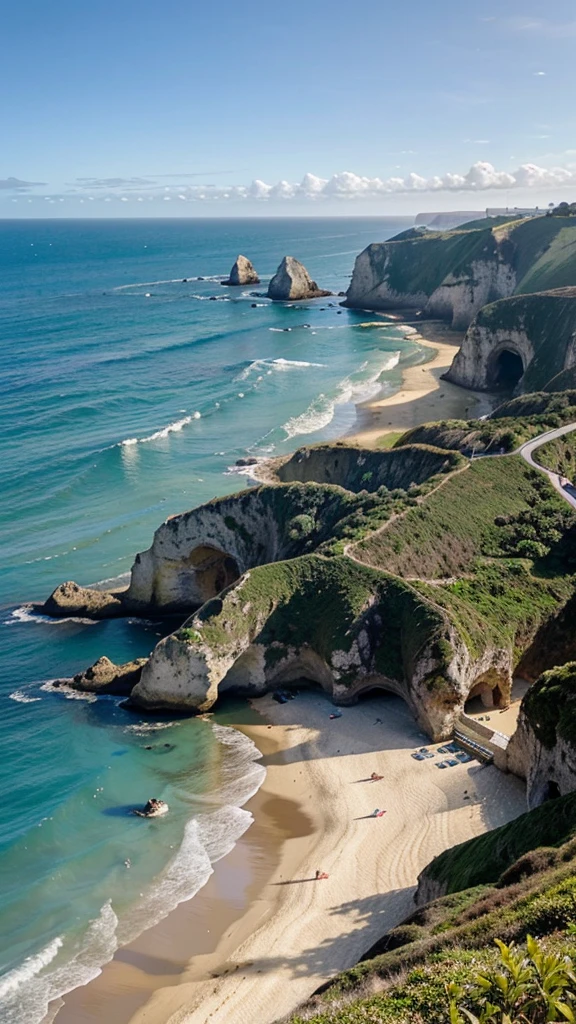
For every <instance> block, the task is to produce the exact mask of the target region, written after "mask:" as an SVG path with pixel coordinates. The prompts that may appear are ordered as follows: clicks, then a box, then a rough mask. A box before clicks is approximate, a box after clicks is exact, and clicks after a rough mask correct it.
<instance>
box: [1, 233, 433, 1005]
mask: <svg viewBox="0 0 576 1024" xmlns="http://www.w3.org/2000/svg"><path fill="white" fill-rule="evenodd" d="M408 224H409V221H408V220H404V221H402V220H400V219H396V220H395V221H386V220H382V219H377V218H374V219H366V218H362V219H358V220H356V219H334V220H331V219H318V220H311V219H306V220H304V219H303V220H288V219H282V220H229V221H226V220H214V221H207V220H197V221H194V220H182V221H174V220H171V221H159V220H149V221H144V220H143V221H128V220H126V221H46V220H44V221H37V222H34V221H21V222H17V221H4V222H0V340H1V343H2V345H1V352H2V362H1V365H0V493H1V495H2V500H1V502H0V550H1V551H2V558H1V564H0V749H1V751H2V778H1V782H0V786H1V794H0V801H1V807H2V814H0V1018H1V1019H2V1021H3V1022H5V1024H37V1022H39V1021H41V1020H42V1019H43V1017H44V1015H45V1013H46V1011H47V1007H48V1002H49V1001H50V1000H51V999H55V998H56V997H57V996H59V995H61V994H62V993H64V992H66V991H68V990H70V989H71V988H73V987H75V986H77V985H79V984H81V983H84V982H85V981H87V980H88V979H89V978H90V977H93V976H94V975H95V974H96V973H97V972H98V969H99V967H100V966H101V965H102V964H103V963H104V962H106V961H107V960H108V959H110V957H111V956H112V954H113V952H114V950H115V948H116V947H117V945H118V944H119V943H122V942H125V941H128V940H129V939H130V938H132V937H134V936H135V935H136V934H137V933H139V932H141V931H142V930H143V929H144V928H146V927H148V926H149V925H151V924H153V923H154V922H155V921H156V920H158V919H159V918H160V917H161V916H163V915H164V914H165V913H167V912H168V911H169V910H170V909H171V908H172V907H173V906H175V905H176V904H177V903H178V902H180V901H181V900H183V899H186V898H188V897H189V896H191V895H193V893H194V892H196V891H197V890H198V889H199V888H200V886H202V885H203V884H204V883H205V881H206V880H207V878H208V876H209V874H210V872H211V864H212V863H213V862H214V860H216V859H218V858H219V857H222V856H224V855H225V853H226V852H228V851H229V850H230V849H231V847H232V846H233V844H234V842H235V840H236V839H237V838H238V836H239V835H241V834H242V832H243V831H245V829H246V828H247V827H248V826H249V824H250V822H251V816H250V814H249V813H248V812H247V811H245V810H243V809H242V805H243V804H244V803H245V802H246V800H247V799H248V797H249V796H250V795H251V794H252V793H254V792H255V790H256V789H257V788H258V786H259V785H260V783H261V781H262V778H263V769H262V768H261V766H260V765H258V763H257V760H256V759H257V756H258V753H257V751H256V749H255V748H254V747H253V746H252V744H251V743H250V741H249V740H247V739H246V738H245V737H244V736H243V735H241V734H240V733H238V732H236V731H235V730H232V729H229V728H225V727H223V726H222V725H219V724H215V723H217V716H216V717H215V718H214V719H212V720H211V721H205V720H198V719H179V720H176V721H174V722H171V721H169V720H167V719H162V720H160V719H158V720H157V719H155V718H146V719H142V718H141V717H139V716H135V715H134V714H133V713H130V712H128V711H125V710H123V709H122V708H120V707H118V701H117V700H116V699H112V698H99V699H94V698H83V699H82V698H79V696H78V695H73V694H71V693H66V692H56V691H55V690H53V689H51V688H50V681H51V680H53V679H54V678H56V677H61V676H70V675H71V674H73V673H74V672H76V671H78V670H80V669H82V668H85V667H86V666H87V665H89V664H91V663H92V662H93V661H94V660H95V659H96V658H97V657H99V656H100V655H102V654H106V655H108V656H109V657H111V658H112V659H114V660H116V661H125V660H127V659H129V658H132V657H135V656H138V655H145V654H148V653H149V651H150V650H151V648H152V647H153V646H154V644H155V643H156V642H157V641H158V637H159V636H161V635H163V632H166V631H167V630H168V629H169V626H166V625H165V624H164V625H162V624H160V623H158V622H144V621H142V620H134V619H128V620H121V621H109V622H102V623H89V622H86V621H82V620H68V621H59V622H52V621H50V620H43V619H42V618H41V617H39V616H35V615H32V614H30V613H29V612H28V611H27V610H26V609H23V608H22V605H23V604H25V603H26V602H29V601H42V600H44V599H45V598H46V597H47V596H48V595H49V594H50V592H51V591H52V590H53V589H54V587H56V586H57V585H58V584H59V583H60V582H62V581H63V580H67V579H74V580H76V581H77V582H79V583H84V584H88V583H95V582H101V581H109V583H110V584H111V585H112V584H113V583H116V582H118V581H119V580H121V579H122V577H125V574H126V573H128V572H129V569H130V566H131V564H132V561H133V559H134V555H135V554H136V552H137V551H139V550H143V549H144V548H147V547H149V545H150V543H151V540H152V535H153V532H154V529H155V528H156V527H157V526H158V525H159V524H160V523H161V522H162V521H163V520H164V519H165V518H166V517H167V516H168V515H171V514H173V513H176V512H180V511H182V510H184V509H187V508H190V507H193V506H194V505H197V504H199V503H201V502H203V501H206V500H207V499H210V498H212V497H213V496H214V495H218V494H224V493H227V492H230V491H234V490H237V489H239V488H241V487H244V486H246V485H247V483H248V481H247V480H246V478H245V477H243V476H242V475H240V474H238V473H237V472H235V471H233V470H231V469H230V467H232V466H233V464H234V462H235V460H236V459H237V458H238V457H240V456H245V455H246V454H247V453H249V454H256V455H263V454H268V453H274V454H278V453H281V452H284V451H288V450H290V449H291V448H294V447H295V446H297V445H298V444H301V443H304V442H312V441H317V440H321V439H323V438H330V437H334V436H336V435H339V434H342V433H343V432H345V431H346V430H348V429H349V428H350V427H351V426H352V424H353V422H354V408H355V405H354V403H355V402H358V401H360V400H361V399H362V398H364V397H367V396H368V395H369V394H371V393H374V391H375V390H376V389H378V388H379V387H381V386H384V387H386V386H388V387H390V388H393V387H395V386H397V384H398V383H399V379H400V365H401V364H402V362H403V361H405V360H409V359H413V358H417V357H418V353H417V349H416V347H415V346H414V344H413V343H411V342H409V341H407V340H406V339H405V338H403V337H402V335H401V334H400V333H399V332H398V331H397V330H395V329H394V328H393V327H389V328H385V329H382V328H381V327H380V328H374V327H362V326H360V325H361V324H362V323H366V322H367V321H370V320H371V319H373V318H371V317H370V315H369V314H365V313H364V314H362V313H359V312H352V311H349V310H342V309H340V307H339V305H338V300H337V299H323V300H315V301H314V302H307V303H292V304H288V305H278V304H272V303H270V302H268V300H266V299H265V298H262V297H260V296H259V295H258V294H255V293H258V292H260V291H261V292H265V289H266V285H267V281H268V280H269V278H270V276H271V275H272V274H273V273H274V271H275V269H276V267H277V265H278V263H279V262H280V260H281V258H282V256H283V255H286V254H289V255H293V256H296V257H297V258H298V259H300V260H302V262H304V263H305V265H306V266H307V268H308V270H309V271H310V273H311V275H312V277H313V278H315V280H317V281H318V283H319V285H320V286H321V287H325V288H329V289H331V290H333V291H336V292H337V291H339V290H344V289H345V288H346V286H347V283H348V280H349V277H350V274H351V271H352V267H353V263H354V258H355V256H356V255H357V254H358V252H360V250H361V249H363V248H364V247H365V246H366V245H367V244H368V243H370V242H373V241H382V240H385V239H386V238H389V237H390V236H391V235H393V234H395V233H396V232H398V231H400V230H402V229H403V228H404V227H406V226H408ZM238 253H243V254H245V255H246V256H248V257H249V258H250V259H251V260H252V261H253V263H254V264H255V266H256V269H257V270H258V272H259V274H260V277H261V280H262V285H261V286H260V287H258V286H256V287H254V288H252V289H239V288H236V289H229V288H225V287H222V286H221V285H220V283H219V282H220V280H221V279H223V278H224V277H225V276H227V275H228V272H229V271H230V268H231V266H232V263H233V262H234V259H235V257H236V255H237V254H238ZM214 297H215V298H214ZM149 796H157V797H161V798H163V799H165V800H167V801H168V803H169V805H170V814H169V815H168V816H167V817H166V818H164V819H158V820H155V821H154V820H148V821H146V820H143V819H139V818H136V817H134V816H130V815H129V814H128V813H127V811H128V809H129V808H130V807H132V806H134V805H137V804H142V803H144V802H145V801H146V799H147V798H148V797H149Z"/></svg>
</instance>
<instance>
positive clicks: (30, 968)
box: [0, 937, 63, 1005]
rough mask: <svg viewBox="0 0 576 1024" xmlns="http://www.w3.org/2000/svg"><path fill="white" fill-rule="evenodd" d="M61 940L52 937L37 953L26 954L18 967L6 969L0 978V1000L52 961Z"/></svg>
mask: <svg viewBox="0 0 576 1024" xmlns="http://www.w3.org/2000/svg"><path fill="white" fill-rule="evenodd" d="M62 941H63V940H62V939H61V938H59V937H58V938H56V939H52V942H49V943H48V945H47V946H45V947H44V949H41V950H40V952H39V953H36V954H34V956H27V957H26V959H25V960H24V962H23V963H21V964H20V966H19V967H15V968H14V970H13V971H8V973H7V974H5V975H4V976H3V977H2V978H0V1000H3V999H6V996H9V995H11V994H12V993H13V992H16V991H17V990H18V989H19V988H21V986H22V985H26V984H28V982H30V981H31V980H32V978H34V977H35V976H36V975H37V974H39V973H40V971H42V970H43V969H44V968H45V967H47V966H48V964H50V963H52V961H53V960H54V957H55V956H57V954H58V950H59V949H61V947H62ZM0 1005H1V1004H0Z"/></svg>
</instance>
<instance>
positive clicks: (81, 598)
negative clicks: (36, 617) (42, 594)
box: [37, 580, 126, 619]
mask: <svg viewBox="0 0 576 1024" xmlns="http://www.w3.org/2000/svg"><path fill="white" fill-rule="evenodd" d="M121 598H122V595H121V594H115V593H111V592H110V591H109V590H93V589H91V588H90V587H80V586H79V585H78V583H74V582H73V581H72V580H68V581H67V582H66V583H61V584H60V586H59V587H56V590H55V591H54V592H53V593H52V594H51V595H50V597H49V598H48V600H47V601H46V602H45V603H44V604H43V605H40V606H38V608H37V611H39V612H41V613H42V614H43V615H51V616H52V617H53V618H67V617H68V616H73V617H76V618H83V617H85V618H88V619H110V618H113V617H114V616H119V615H125V614H126V609H125V607H124V605H123V603H122V599H121Z"/></svg>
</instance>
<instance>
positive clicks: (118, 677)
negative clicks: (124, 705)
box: [69, 656, 148, 697]
mask: <svg viewBox="0 0 576 1024" xmlns="http://www.w3.org/2000/svg"><path fill="white" fill-rule="evenodd" d="M147 661H148V659H147V658H135V659H134V661H127V662H126V663H125V664H124V665H115V664H114V662H113V661H110V658H106V657H105V656H104V657H102V658H98V661H95V662H94V664H93V665H91V666H90V668H87V669H86V671H85V672H79V673H78V675H75V676H74V678H73V679H72V681H71V682H70V684H69V685H70V687H71V688H72V689H73V690H80V691H81V692H82V693H114V694H117V695H118V696H120V697H127V696H129V694H130V693H131V692H132V689H133V688H134V687H135V686H136V683H137V682H139V681H140V676H141V674H142V668H143V667H144V665H145V664H146V662H147Z"/></svg>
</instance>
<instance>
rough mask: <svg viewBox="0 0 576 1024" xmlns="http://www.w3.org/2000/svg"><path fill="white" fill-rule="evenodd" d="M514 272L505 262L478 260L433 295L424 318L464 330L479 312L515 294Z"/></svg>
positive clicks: (428, 302)
mask: <svg viewBox="0 0 576 1024" xmlns="http://www.w3.org/2000/svg"><path fill="white" fill-rule="evenodd" d="M515 287H516V274H515V271H514V269H513V268H512V267H511V266H510V265H509V264H508V263H505V262H504V261H503V260H502V259H500V258H498V259H493V260H477V261H475V262H473V263H472V264H471V266H470V269H469V270H468V271H467V272H466V273H464V274H450V275H449V276H448V277H447V278H446V279H445V280H444V281H443V282H442V284H441V285H440V287H439V288H436V289H435V291H433V292H432V295H431V296H430V298H429V299H428V301H427V302H426V304H425V306H424V316H431V317H440V318H441V319H443V320H448V321H449V322H450V324H451V326H452V327H453V329H454V330H465V329H466V328H467V327H468V325H469V324H470V323H471V322H472V320H473V319H474V317H475V316H476V314H477V313H478V312H479V310H481V309H482V307H483V306H485V305H486V304H487V303H489V302H494V301H495V299H502V298H505V297H507V296H509V295H512V294H513V292H514V288H515Z"/></svg>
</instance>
